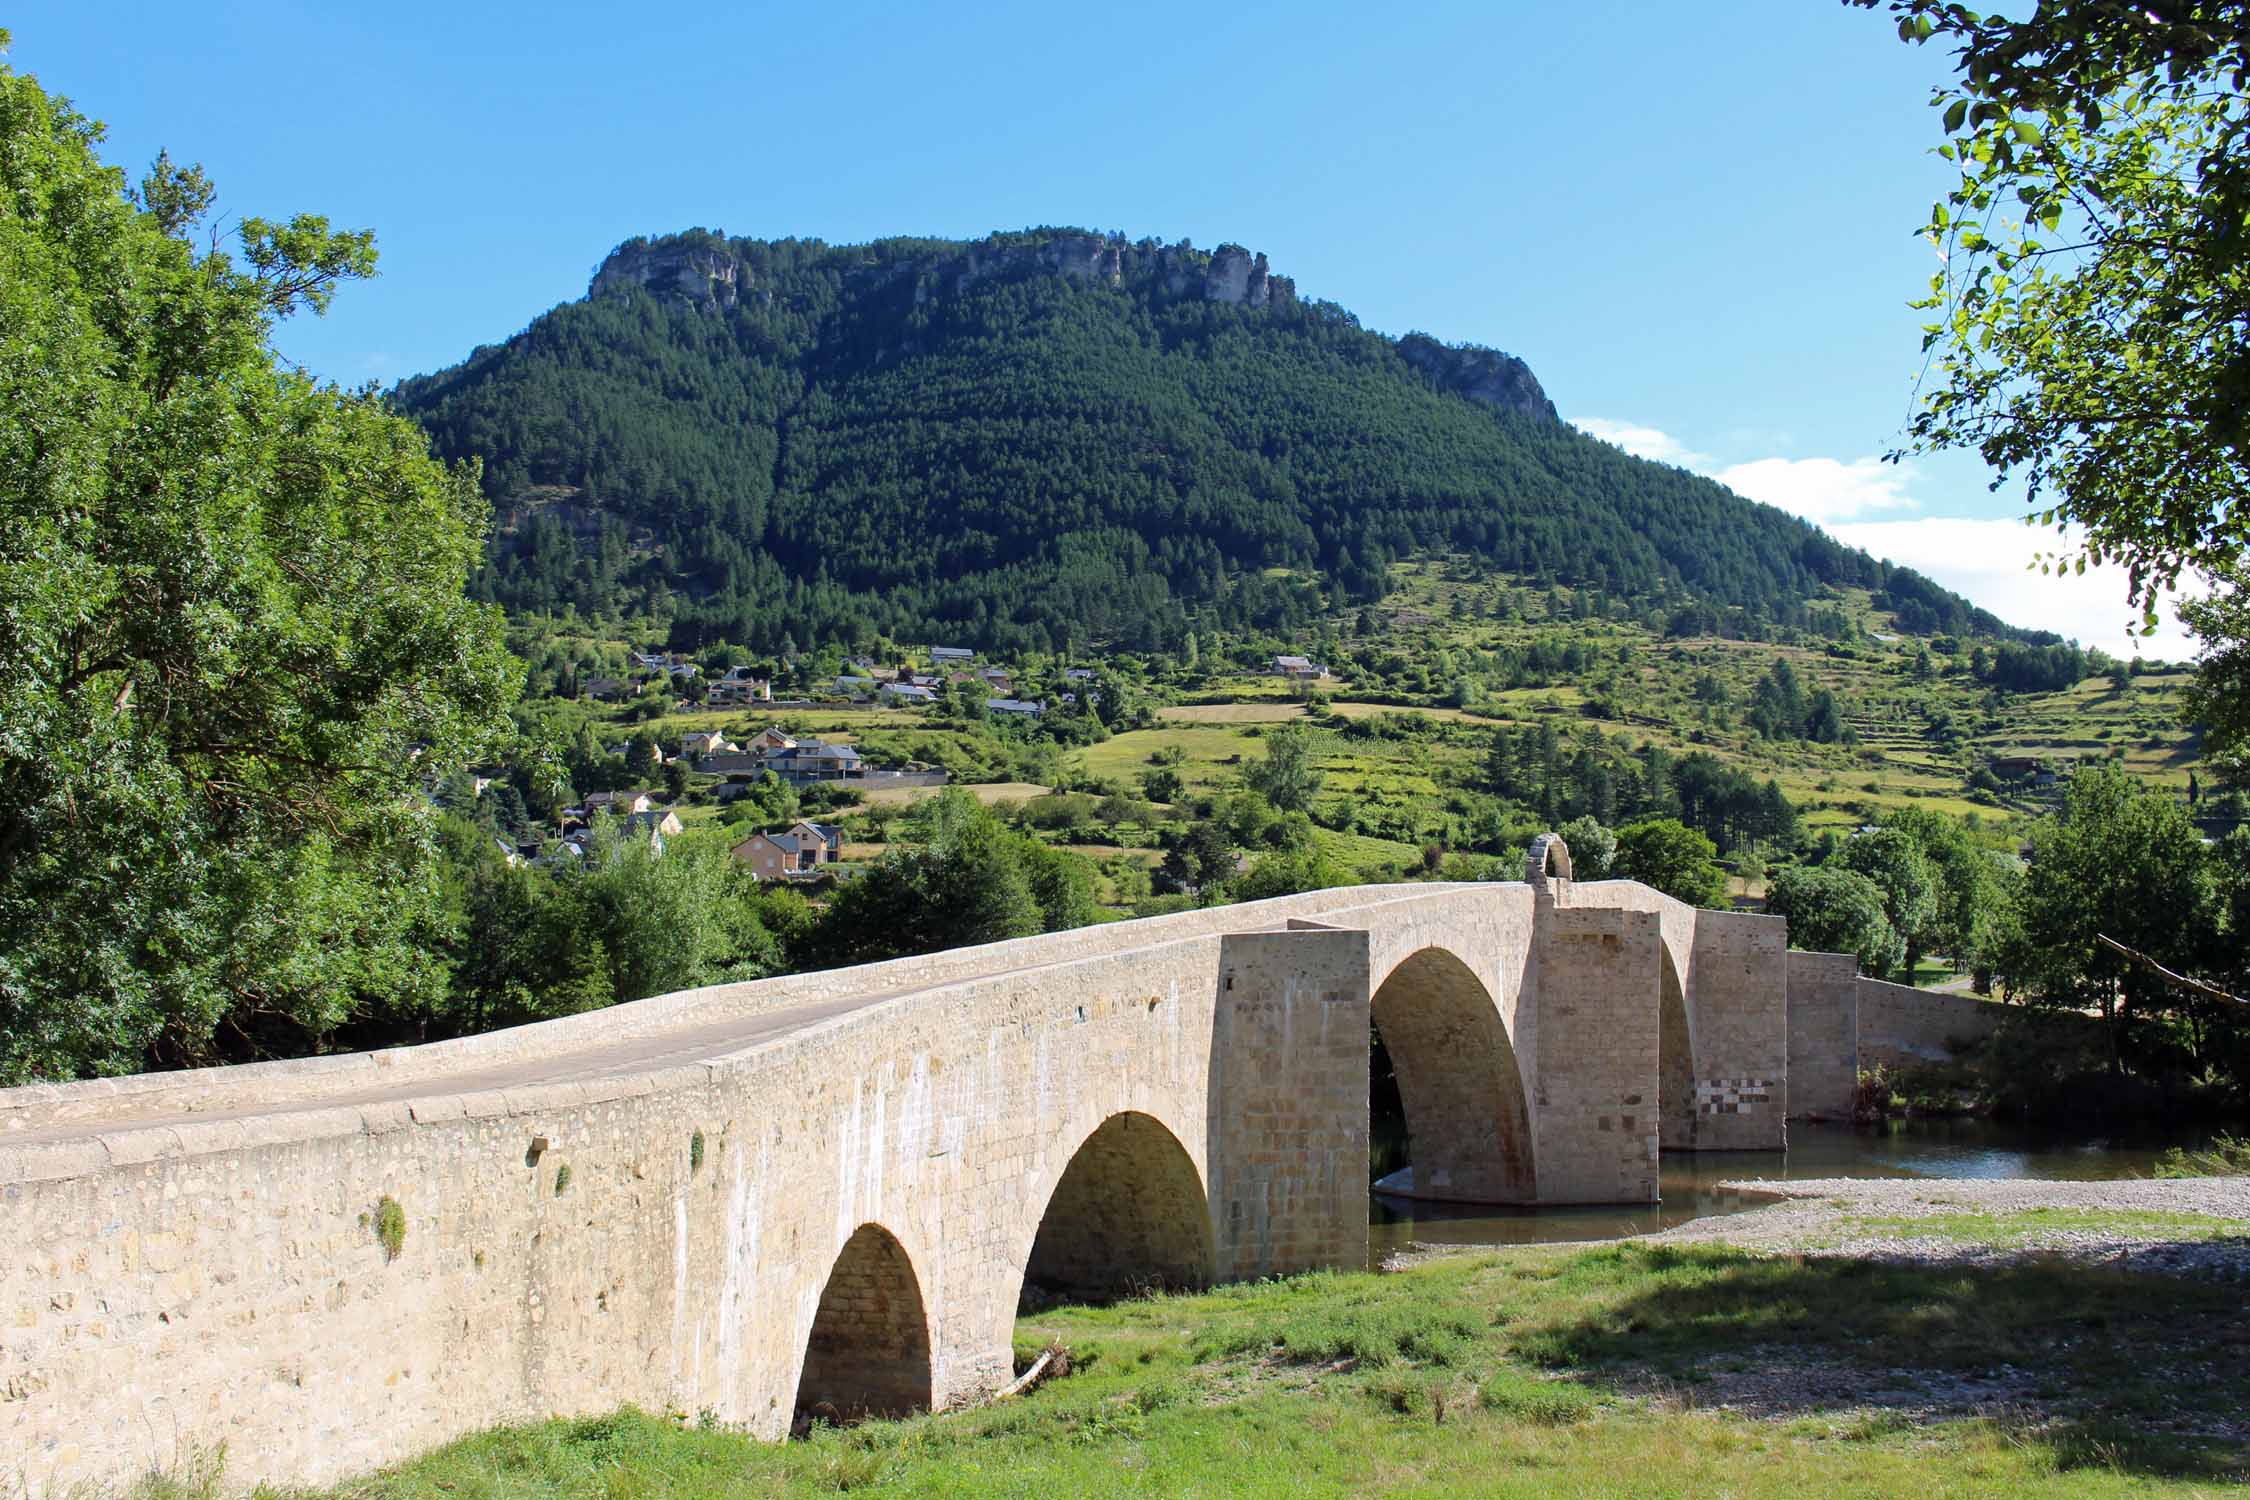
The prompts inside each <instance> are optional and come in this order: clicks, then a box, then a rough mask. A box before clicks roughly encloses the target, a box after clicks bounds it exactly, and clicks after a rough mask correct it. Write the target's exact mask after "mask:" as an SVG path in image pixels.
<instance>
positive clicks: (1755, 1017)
mask: <svg viewBox="0 0 2250 1500" xmlns="http://www.w3.org/2000/svg"><path fill="white" fill-rule="evenodd" d="M1527 874H1528V876H1529V878H1528V879H1527V880H1526V881H1524V882H1522V883H1512V884H1504V883H1490V884H1475V885H1467V884H1456V885H1440V884H1432V885H1397V886H1373V887H1358V888H1351V889H1343V890H1331V891H1321V892H1315V893H1310V894H1306V895H1300V896H1291V897H1284V898H1281V899H1278V900H1273V901H1265V902H1259V903H1254V904H1250V905H1245V906H1236V907H1228V908H1222V909H1214V910H1208V911H1196V912H1186V913H1181V914H1178V915H1175V916H1168V917H1158V918H1152V919H1148V920H1143V921H1134V922H1122V923H1117V924H1114V925H1109V926H1102V927H1094V928H1087V929H1081V930H1079V931H1074V932H1065V933H1054V934H1048V935H1046V936H1042V937H1034V938H1025V939H1021V940H1017V941H1013V942H1006V943H996V944H991V945H987V946H984V947H978V948H971V949H962V950H957V951H954V952H949V953H943V954H938V955H934V956H931V957H925V958H916V959H906V960H900V961H896V962H891V963H882V964H873V965H868V966H865V967H861V968H855V969H849V970H840V971H833V972H829V973H816V974H799V975H792V976H788V977H785V978H779V979H772V980H765V981H760V982H757V983H752V984H740V985H727V986H719V987H715V988H710V989H703V990H695V991H689V992H685V993H681V994H675V995H665V996H661V997H658V998H655V999H651V1000H645V1001H640V1002H637V1003H634V1004H630V1005H622V1006H617V1007H614V1008H612V1009H609V1010H603V1011H599V1012H593V1013H589V1014H585V1015H579V1016H573V1017H569V1018H567V1019H564V1020H558V1021H551V1022H546V1023H542V1024H540V1025H535V1026H528V1027H522V1028H519V1029H516V1030H512V1031H506V1032H499V1033H494V1034H491V1035H486V1036H479V1037H473V1038H468V1039H464V1040H460V1041H454V1042H446V1043H439V1044H434V1045H430V1046H424V1047H415V1048H402V1049H396V1050H393V1051H388V1052H380V1053H371V1054H360V1055H355V1056H345V1057H324V1058H316V1059H309V1060H303V1061H294V1062H279V1063H266V1064H257V1065H251V1066H245V1067H235V1068H219V1069H210V1070H205V1071H202V1072H195V1073H179V1074H169V1075H146V1076H141V1077H134V1078H126V1079H116V1080H105V1081H99V1082H90V1083H78V1084H69V1085H60V1086H51V1087H44V1086H42V1087H30V1088H20V1089H15V1090H8V1091H0V1471H4V1472H5V1473H7V1474H8V1475H9V1476H10V1477H12V1478H15V1479H18V1480H19V1481H23V1482H28V1483H30V1484H32V1485H33V1486H35V1487H38V1488H40V1489H42V1490H43V1489H44V1488H45V1487H48V1486H53V1485H58V1484H61V1483H66V1482H69V1481H72V1480H76V1479H95V1480H101V1479H114V1478H118V1477H123V1476H129V1475H131V1474H132V1473H135V1472H138V1471H141V1470H145V1469H146V1468H148V1467H149V1466H151V1465H165V1464H171V1463H176V1462H178V1461H180V1460H181V1459H182V1457H183V1456H185V1455H187V1454H189V1453H191V1452H193V1451H195V1450H198V1449H208V1448H210V1447H212V1446H215V1445H217V1444H220V1443H224V1444H225V1446H226V1451H227V1454H228V1463H229V1478H230V1482H233V1483H239V1484H248V1483H251V1482H255V1481H260V1480H274V1481H290V1482H319V1481H324V1480H328V1479H333V1478H336V1477H339V1476H342V1475H345V1474H349V1473H352V1472H355V1471H358V1470H362V1469H365V1468H368V1467H371V1466H373V1465H376V1464H380V1463H383V1462H387V1461H391V1460H395V1459H398V1458H401V1457H404V1456H407V1455H409V1454H411V1453H414V1452H417V1451H420V1450H423V1449H425V1448H428V1447H430V1446H433V1445H435V1444H438V1443H441V1442H443V1441H445V1440H447V1439H449V1438H452V1437H455V1436H457V1435H459V1434H461V1433H463V1432H465V1431H468V1430H472V1429H475V1428H478V1427H482V1426H486V1425H490V1424H493V1423H496V1422H501V1421H508V1420H515V1419H524V1418H532V1417H541V1416H546V1415H549V1414H554V1413H574V1412H589V1411H599V1410H606V1409H609V1408H611V1407H614V1406H616V1405H618V1404H620V1403H622V1402H628V1401H630V1402H634V1403H637V1404H639V1405H641V1406H643V1407H646V1408H649V1409H652V1410H667V1409H670V1410H678V1411H683V1412H703V1411H709V1412H711V1413H713V1414H715V1415H716V1416H717V1417H718V1418H719V1419H721V1420H724V1421H727V1422H732V1423H739V1424H744V1425H745V1426H747V1427H748V1428H749V1429H750V1430H753V1431H755V1432H758V1433H761V1434H764V1435H767V1436H774V1437H778V1436H781V1435H783V1434H784V1433H786V1432H787V1431H788V1430H789V1428H790V1426H791V1423H792V1419H793V1417H794V1416H795V1415H796V1414H797V1413H799V1412H801V1411H802V1412H812V1413H818V1414H823V1415H835V1416H840V1417H849V1416H852V1415H855V1414H860V1413H867V1412H892V1411H903V1410H907V1409H911V1408H920V1407H926V1406H943V1405H946V1404H948V1403H952V1402H957V1401H961V1400H964V1399H968V1398H971V1397H973V1396H975V1395H976V1394H978V1393H980V1392H983V1391H986V1390H989V1389H991V1388H993V1387H995V1386H997V1385H999V1384H1001V1383H1003V1382H1005V1381H1006V1380H1007V1379H1008V1377H1009V1375H1010V1373H1011V1371H1010V1357H1011V1356H1010V1335H1011V1326H1012V1322H1013V1319H1014V1317H1015V1315H1016V1311H1017V1308H1018V1304H1019V1298H1020V1297H1021V1296H1022V1295H1023V1293H1024V1290H1025V1288H1026V1287H1027V1286H1029V1287H1032V1288H1037V1289H1040V1290H1043V1291H1046V1292H1051V1293H1055V1294H1061V1295H1087V1294H1094V1295H1098V1294H1101V1293H1104V1292H1114V1291H1119V1290H1125V1289H1130V1288H1136V1287H1143V1286H1149V1285H1193V1284H1200V1283H1204V1282H1209V1281H1213V1280H1222V1279H1228V1278H1240V1277H1250V1276H1262V1275H1270V1274H1277V1273H1284V1272H1291V1271H1297V1270H1302V1269H1306V1268H1310V1267H1320V1266H1359V1265H1363V1264H1365V1258H1366V1254H1367V1219H1368V1205H1367V1198H1368V1190H1369V1183H1368V1086H1369V1080H1368V1068H1369V1023H1370V1021H1372V1022H1373V1023H1375V1025H1377V1026H1378V1027H1380V1029H1381V1031H1382V1034H1383V1036H1384V1039H1385V1042H1386V1045H1387V1048H1388V1051H1389V1053H1390V1056H1391V1058H1392V1059H1393V1064H1394V1068H1395V1070H1396V1073H1397V1076H1398V1079H1399V1083H1400V1086H1401V1090H1402V1094H1403V1097H1404V1101H1405V1106H1406V1111H1407V1124H1408V1128H1409V1131H1410V1133H1411V1153H1412V1162H1413V1190H1414V1192H1415V1193H1416V1194H1418V1195H1420V1196H1427V1197H1437V1198H1449V1199H1456V1200H1461V1201H1469V1202H1493V1203H1523V1204H1532V1203H1540V1204H1556V1203H1595V1202H1601V1203H1611V1202H1648V1201H1652V1200H1653V1199H1654V1198H1655V1197H1656V1193H1657V1152H1658V1149H1659V1146H1660V1145H1661V1146H1665V1147H1684V1148H1705V1149H1709V1148H1722V1149H1724V1148H1772V1147H1778V1146H1780V1145H1781V1143H1782V1129H1783V1125H1782V1120H1783V1114H1784V1106H1785V1102H1786V1100H1785V1093H1784V1090H1785V1074H1786V1070H1787V1063H1788V1040H1787V1018H1786V988H1787V967H1788V966H1787V959H1786V955H1785V952H1784V949H1785V947H1786V942H1785V930H1784V926H1783V923H1782V922H1781V921H1780V920H1779V919H1777V918H1771V917H1764V916H1755V915H1745V914H1735V913H1721V912H1709V911H1697V910H1694V909H1691V908H1689V907H1685V906H1682V905H1680V904H1679V903H1677V902H1675V901H1672V900H1670V899H1668V898H1666V897H1664V896H1662V895H1659V894H1658V893H1656V892H1655V891H1652V890H1650V889H1648V888H1646V887H1644V886H1640V885H1635V884H1632V883H1629V882H1623V881H1611V882H1602V883H1598V884H1597V883H1585V884H1573V883H1572V882H1571V881H1570V879H1569V878H1568V851H1567V850H1565V849H1563V848H1562V847H1561V846H1560V843H1559V841H1555V840H1552V839H1551V837H1550V838H1548V839H1543V840H1542V841H1540V843H1539V844H1537V845H1535V846H1534V849H1533V853H1532V860H1531V868H1530V869H1529V871H1528V872H1527ZM393 1205H395V1209H394V1208H393V1207H392V1206H393ZM401 1220H402V1221H403V1229H404V1233H403V1238H395V1237H394V1238H393V1239H392V1240H391V1242H390V1243H388V1244H386V1243H385V1242H384V1234H383V1231H384V1228H385V1226H386V1224H387V1223H388V1224H393V1225H395V1224H397V1223H398V1222H399V1221H401Z"/></svg>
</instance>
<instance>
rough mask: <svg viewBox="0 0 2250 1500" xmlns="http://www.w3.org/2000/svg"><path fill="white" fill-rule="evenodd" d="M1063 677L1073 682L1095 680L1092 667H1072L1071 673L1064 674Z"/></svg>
mask: <svg viewBox="0 0 2250 1500" xmlns="http://www.w3.org/2000/svg"><path fill="white" fill-rule="evenodd" d="M1063 676H1064V677H1065V678H1067V679H1069V680H1070V681H1072V682H1092V681H1093V680H1094V669H1093V668H1092V667H1072V668H1071V669H1070V670H1069V671H1067V672H1065V673H1063Z"/></svg>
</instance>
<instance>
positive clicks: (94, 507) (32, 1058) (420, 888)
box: [0, 37, 517, 1082]
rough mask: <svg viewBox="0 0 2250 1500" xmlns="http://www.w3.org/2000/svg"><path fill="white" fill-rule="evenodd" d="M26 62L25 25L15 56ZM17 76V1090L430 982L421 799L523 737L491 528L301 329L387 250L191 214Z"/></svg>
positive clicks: (5, 1035) (7, 583) (5, 827)
mask: <svg viewBox="0 0 2250 1500" xmlns="http://www.w3.org/2000/svg"><path fill="white" fill-rule="evenodd" d="M0 45H4V37H0ZM98 140H99V130H98V128H97V127H96V126H95V125H94V124H93V123H92V122H90V121H88V120H87V119H85V118H84V117H83V116H81V115H79V114H77V113H75V112H74V111H73V110H72V109H70V107H69V106H68V105H66V104H65V103H63V102H62V101H60V100H58V99H55V98H52V97H50V96H48V95H47V94H46V93H44V92H43V91H42V90H41V89H40V88H39V86H38V84H37V83H36V82H35V81H34V80H32V79H30V78H28V77H24V76H22V75H20V74H17V73H14V72H13V71H11V70H8V69H6V68H5V67H0V162H5V163H6V164H7V165H6V168H5V172H4V173H0V178H4V185H0V518H4V524H0V661H5V662H6V663H7V664H8V670H7V672H6V673H5V674H4V676H0V1082H18V1081H22V1080H25V1079H30V1078H63V1077H70V1076H73V1075H76V1074H81V1073H89V1072H93V1073H107V1072H119V1071H124V1070H127V1069H131V1068H135V1067H142V1066H147V1065H148V1064H150V1063H151V1062H157V1063H173V1064H176V1063H183V1062H196V1061H204V1060H209V1059H211V1058H213V1057H215V1056H217V1055H219V1054H220V1052H221V1051H222V1048H221V1045H220V1043H219V1042H218V1041H217V1038H218V1037H219V1035H220V1034H221V1028H222V1026H224V1028H225V1035H226V1037H227V1038H228V1041H227V1043H226V1050H230V1051H231V1052H232V1053H233V1054H234V1055H243V1054H246V1053H247V1054H255V1053H256V1052H259V1051H262V1050H267V1049H284V1050H303V1049H304V1048H306V1047H308V1046H317V1045H319V1044H320V1042H321V1041H322V1039H324V1038H326V1037H328V1036H330V1035H333V1034H334V1033H335V1032H336V1031H337V1030H338V1029H339V1028H341V1027H343V1026H345V1025H346V1024H347V1023H348V1022H349V1021H350V1020H351V1019H352V1018H353V1017H354V1016H355V1015H357V1014H360V1013H362V1012H364V1011H366V1010H368V1009H370V1008H377V1007H381V1008H397V1007H401V1006H404V1007H408V1008H414V1007H426V1006H429V1005H433V1004H435V1003H436V1001H437V999H438V997H439V996H441V995H442V992H443V987H444V982H445V966H444V963H443V961H442V958H441V957H440V950H441V948H442V946H443V944H442V941H441V936H440V934H439V932H438V931H437V927H438V926H440V925H442V924H443V923H444V922H448V921H450V920H451V918H450V917H447V916H446V915H445V912H446V910H447V907H446V902H445V900H444V895H443V892H442V891H441V890H440V888H439V884H438V880H437V876H436V857H435V852H434V843H433V839H434V822H433V815H432V813H431V811H430V810H429V808H428V807H427V805H426V804H423V803H422V802H420V800H419V798H418V797H417V795H416V794H417V792H418V791H419V789H420V788H421V786H423V785H424V784H425V783H427V782H428V781H430V780H431V779H432V778H441V777H443V776H444V775H447V774H450V773H451V772H452V771H454V770H456V769H457V768H459V767H460V766H462V765H463V764H465V763H467V761H468V760H469V758H470V757H471V756H472V755H474V754H475V753H477V752H478V751H479V750H480V749H481V748H482V747H483V746H485V745H486V744H487V743H488V741H489V740H490V739H491V738H492V737H493V736H494V735H495V734H496V732H497V731H498V730H499V729H500V727H501V726H502V725H503V723H504V720H505V710H506V707H507V705H508V703H509V701H510V699H511V697H512V696H513V693H514V684H515V680H516V671H517V669H516V668H515V666H514V664H513V663H512V662H511V660H510V658H509V657H508V655H507V653H506V651H505V650H504V649H503V647H502V645H501V642H500V636H499V630H498V624H497V620H496V618H495V616H494V614H493V612H492V611H491V610H490V608H489V607H487V606H481V605H478V604H475V603H472V602H471V601H470V600H469V599H468V597H467V595H466V592H465V589H464V585H465V582H466V580H467V577H468V574H469V571H470V569H471V568H472V567H474V566H475V565H476V564H477V562H478V560H479V556H480V549H481V544H482V540H483V533H484V527H485V523H486V515H487V513H486V509H485V506H484V503H483V501H482V500H481V499H480V497H479V496H478V494H477V490H476V486H475V483H474V478H473V476H472V475H471V474H469V473H467V472H449V471H447V470H446V469H445V468H443V467H442V466H441V465H439V464H438V463H436V462H434V461H433V460H432V459H431V458H430V457H429V455H428V445H427V440H426V439H425V438H424V437H423V436H422V434H421V433H420V432H418V431H417V430H416V429H415V428H414V427H413V426H412V425H411V424H410V423H408V422H406V421H403V420H401V419H400V418H398V417H396V416H393V415H392V414H391V413H390V412H389V411H388V410H387V409H386V408H385V406H384V404H383V402H382V401H381V400H379V399H378V398H376V397H374V396H373V395H370V394H365V393H347V392H344V391H340V390H337V389H336V388H334V387H332V386H321V385H318V384H316V383H315V382H313V381H312V380H311V379H310V378H308V377H306V376H305V375H303V374H301V373H299V372H297V371H295V370H293V369H291V368H289V367H286V366H284V365H282V364H281V363H280V362H278V361H277V360H276V358H275V356H274V354H273V352H272V350H271V348H270V347H269V344H268V338H269V335H270V334H271V331H272V329H273V326H274V323H275V322H276V320H277V319H280V318H284V317H287V316H288V315H290V314H291V313H293V312H296V311H298V310H300V309H310V310H312V311H314V312H318V311H320V310H322V309H324V308H325V307H326V306H327V305H328V303H329V300H330V298H331V297H332V296H333V295H334V293H335V291H336V289H337V287H338V286H339V285H340V284H341V283H342V282H344V281H347V280H351V279H353V278H356V277H360V276H364V275H366V274H368V273H369V272H370V271H371V270H372V269H373V266H374V261H375V252H374V245H373V240H372V237H371V236H370V235H368V234H366V233H364V232H339V231H333V230H331V229H330V227H329V225H328V223H327V221H326V220H325V219H322V218H320V217H318V216H316V215H309V214H308V215H300V216H298V217H296V218H294V219H291V220H289V221H287V222H286V223H277V222H273V221H268V220H264V219H258V218H246V219H244V220H242V221H241V223H240V227H239V231H238V233H237V235H236V240H235V249H234V251H233V252H232V253H230V252H229V251H227V250H225V249H220V248H216V241H217V236H216V234H215V233H212V234H206V233H205V232H204V230H203V228H202V225H201V223H200V221H201V219H202V217H203V215H204V213H205V211H206V210H207V209H208V208H209V206H210V204H211V203H212V201H213V196H214V190H213V188H212V186H211V184H210V182H209V181H208V180H207V179H206V178H205V177H204V175H203V173H202V171H201V170H200V169H198V168H193V167H189V168H181V167H177V166H175V165H174V164H173V163H172V162H171V161H170V160H169V159H168V158H165V157H159V158H158V160H157V162H156V165H155V166H154V167H153V168H152V169H151V171H150V172H149V173H148V175H147V176H146V177H145V178H144V179H143V180H142V183H141V185H140V189H139V191H138V192H137V193H132V194H129V193H127V192H126V190H125V182H124V179H123V176H122V175H121V174H120V173H119V172H118V171H117V170H116V169H115V168H112V167H108V166H105V165H103V163H102V162H101V161H100V159H99V157H98V156H97V154H96V150H95V147H96V145H97V142H98Z"/></svg>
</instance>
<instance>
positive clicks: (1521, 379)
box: [1398, 333, 1557, 422]
mask: <svg viewBox="0 0 2250 1500" xmlns="http://www.w3.org/2000/svg"><path fill="white" fill-rule="evenodd" d="M1398 352H1399V357H1400V358H1402V359H1404V360H1405V361H1406V362H1407V363H1408V364H1410V365H1412V366H1413V367H1414V368H1415V370H1417V371H1418V372H1419V373H1420V374H1421V376H1422V378H1423V379H1425V380H1427V381H1429V382H1430V384H1432V385H1434V386H1436V387H1437V388H1438V389H1439V390H1441V391H1451V392H1452V393H1454V394H1455V395H1457V396H1464V397H1467V398H1468V399H1469V400H1471V401H1479V402H1482V403H1483V404H1484V405H1486V406H1497V407H1499V408H1501V409H1502V410H1503V411H1513V412H1521V413H1523V414H1524V415H1526V416H1532V417H1541V418H1544V419H1545V420H1547V421H1549V422H1552V421H1555V420H1557V418H1556V416H1555V403H1554V402H1552V401H1550V400H1548V399H1547V393H1546V392H1545V391H1544V390H1542V389H1541V388H1540V385H1539V377H1538V376H1536V375H1534V374H1532V373H1531V366H1529V365H1527V364H1525V363H1524V362H1523V361H1522V360H1520V359H1518V358H1516V357H1515V356H1514V355H1513V354H1502V353H1501V352H1500V351H1499V350H1497V349H1487V348H1484V347H1483V346H1482V345H1478V344H1441V343H1439V342H1438V341H1437V340H1436V339H1433V338H1431V337H1430V336H1429V335H1428V334H1426V333H1410V334H1408V335H1407V336H1406V337H1405V338H1402V339H1400V340H1399V341H1398Z"/></svg>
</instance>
